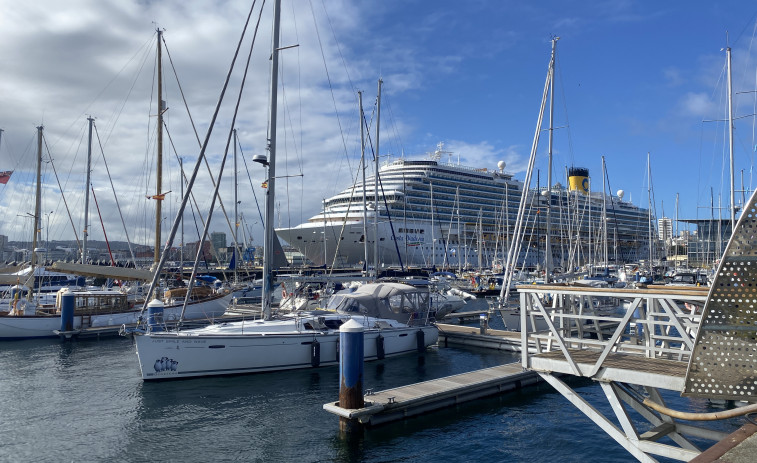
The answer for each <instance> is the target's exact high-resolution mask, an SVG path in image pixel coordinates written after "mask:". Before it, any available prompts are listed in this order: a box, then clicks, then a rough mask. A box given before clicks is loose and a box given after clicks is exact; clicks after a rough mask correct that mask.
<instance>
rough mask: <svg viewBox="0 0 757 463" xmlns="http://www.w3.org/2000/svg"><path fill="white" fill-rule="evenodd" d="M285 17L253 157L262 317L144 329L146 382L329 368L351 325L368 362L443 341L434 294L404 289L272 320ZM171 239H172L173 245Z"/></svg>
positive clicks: (380, 290)
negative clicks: (263, 146) (262, 185)
mask: <svg viewBox="0 0 757 463" xmlns="http://www.w3.org/2000/svg"><path fill="white" fill-rule="evenodd" d="M279 20H280V0H275V1H274V5H273V48H272V52H271V79H270V82H271V84H270V85H271V93H270V95H271V97H270V108H269V126H268V130H269V133H268V157H267V158H266V156H265V155H257V156H255V159H254V160H255V161H257V162H259V163H261V164H263V165H264V166H266V167H267V168H268V180H267V184H268V187H267V188H266V203H265V221H264V226H265V244H264V249H263V319H262V320H252V321H250V320H246V321H236V322H228V323H218V324H214V325H210V326H207V327H204V328H190V329H181V327H180V326H179V327H177V329H175V330H166V329H165V328H164V327H163V326H161V325H160V324H159V323H148V325H147V327H146V331H145V332H138V331H137V332H134V341H135V345H136V350H137V357H138V359H139V366H140V370H141V374H142V379H143V380H163V379H176V378H192V377H202V376H218V375H232V374H242V373H255V372H264V371H277V370H288V369H298V368H313V367H319V366H325V365H331V364H334V363H336V362H337V361H338V357H339V354H338V341H339V327H340V326H341V325H342V324H344V323H346V322H348V321H350V320H354V321H357V322H358V323H360V324H361V325H362V326H363V327H364V329H365V331H364V339H365V343H364V346H365V350H364V353H363V354H364V359H365V360H373V359H383V358H384V357H389V356H393V355H399V354H404V353H409V352H417V351H423V350H425V349H426V347H427V346H429V345H431V344H434V343H436V341H437V339H438V329H437V328H436V326H435V325H433V324H431V323H429V312H428V311H429V307H430V304H429V301H430V298H429V294H428V291H427V290H425V289H417V288H414V287H412V286H409V285H404V284H397V283H383V284H382V283H378V284H369V285H363V286H362V287H361V288H359V289H358V290H356V291H355V292H354V293H352V294H341V295H337V296H336V298H335V299H333V304H334V306H332V307H331V309H332V310H333V311H312V312H298V313H293V314H288V315H281V316H278V317H275V318H274V317H272V315H271V291H272V289H273V284H272V282H273V279H272V262H273V257H274V256H273V255H274V252H275V251H274V240H275V239H276V238H275V236H274V230H273V212H274V194H275V180H276V176H275V168H276V110H277V86H278V62H279V52H280V48H279ZM219 104H220V102H219ZM202 154H203V153H201V156H202ZM190 188H191V185H190ZM185 199H186V196H185ZM180 213H181V210H180ZM175 227H176V225H174V228H175ZM171 239H172V237H171V238H169V242H170V241H171ZM159 306H160V303H159V302H157V301H153V302H151V303H150V307H149V308H148V311H149V310H155V312H159V311H160V307H159Z"/></svg>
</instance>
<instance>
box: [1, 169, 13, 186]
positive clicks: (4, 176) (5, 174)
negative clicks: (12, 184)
mask: <svg viewBox="0 0 757 463" xmlns="http://www.w3.org/2000/svg"><path fill="white" fill-rule="evenodd" d="M12 173H13V171H12V170H6V171H5V172H0V183H2V184H3V185H5V184H7V183H8V180H10V179H11V174H12Z"/></svg>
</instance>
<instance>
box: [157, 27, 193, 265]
mask: <svg viewBox="0 0 757 463" xmlns="http://www.w3.org/2000/svg"><path fill="white" fill-rule="evenodd" d="M157 32H158V164H157V167H156V170H155V195H156V198H155V253H154V259H153V263H154V265H155V266H157V264H158V262H160V225H161V223H160V222H161V220H160V215H161V214H162V206H163V202H162V201H161V199H160V196H159V195H160V194H161V189H162V188H163V111H164V109H163V107H164V104H163V64H162V60H163V55H162V47H161V46H160V41H161V39H162V38H163V31H162V30H160V29H157ZM200 246H202V243H200Z"/></svg>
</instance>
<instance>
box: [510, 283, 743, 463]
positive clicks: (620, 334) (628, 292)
mask: <svg viewBox="0 0 757 463" xmlns="http://www.w3.org/2000/svg"><path fill="white" fill-rule="evenodd" d="M755 290H757V286H755ZM518 292H519V294H520V313H519V315H520V317H521V326H522V327H525V329H524V330H522V331H521V342H522V344H523V346H524V347H525V346H527V343H529V342H530V344H531V349H530V352H529V349H527V348H522V350H521V361H522V365H523V367H524V368H526V369H530V370H532V371H536V372H537V373H538V374H539V375H540V376H541V377H542V378H543V379H544V380H545V381H547V382H548V383H550V384H551V385H552V386H553V387H554V388H555V389H557V390H558V391H559V392H560V393H561V394H562V395H563V396H564V397H565V398H566V399H568V400H569V401H570V402H571V403H572V404H573V405H575V406H576V407H577V408H578V409H579V410H581V411H582V412H583V413H584V414H585V415H586V416H587V417H588V418H590V419H591V420H592V421H593V422H594V423H595V424H597V425H598V426H599V427H600V428H601V429H602V430H603V431H605V432H606V433H607V434H608V435H610V436H611V437H612V438H613V439H614V440H615V441H616V442H618V444H620V445H621V446H623V447H624V448H625V449H626V450H627V451H628V452H629V453H631V454H632V455H633V456H634V457H635V458H636V459H637V460H639V461H643V462H655V461H657V460H656V459H655V456H661V457H665V458H671V459H675V460H680V461H689V460H691V459H692V458H694V457H696V456H698V455H699V454H700V453H701V452H702V451H703V450H704V449H702V448H699V447H698V446H697V445H695V444H694V443H693V442H692V440H691V439H692V438H696V439H700V440H710V441H712V442H713V443H714V442H716V441H719V440H721V439H723V438H725V437H726V434H725V433H723V432H719V431H716V430H713V429H711V428H708V427H705V426H699V425H698V424H691V423H692V422H689V421H686V422H682V421H681V420H679V419H675V418H672V417H670V416H667V415H663V414H660V413H658V412H657V411H655V410H654V409H653V408H651V407H650V406H648V405H647V404H646V403H645V399H646V400H647V401H649V400H651V401H652V402H655V403H656V404H660V405H663V406H664V405H665V402H664V400H663V397H662V395H661V394H660V391H661V390H671V391H676V392H678V393H681V392H682V391H683V390H684V385H685V384H686V383H687V381H688V379H687V373H688V372H689V360H690V359H691V358H692V351H694V350H695V345H696V341H697V333H698V332H699V325H700V322H701V320H702V313H706V311H705V309H704V306H705V302H706V301H708V290H707V289H706V288H696V287H693V288H681V287H677V288H663V287H656V288H648V289H599V288H584V287H571V286H557V285H555V286H542V285H537V286H534V285H531V286H519V287H518ZM598 300H600V301H607V300H614V301H615V302H617V303H618V307H620V308H619V309H617V310H616V311H601V309H597V307H601V306H603V304H598V303H597V301H598ZM544 301H549V302H548V303H545V302H544ZM533 318H537V319H542V320H543V322H546V323H542V324H541V325H542V326H543V325H544V324H546V326H547V329H545V330H542V331H538V330H535V329H534V327H535V326H538V325H539V324H535V323H528V321H529V320H531V319H533ZM597 325H601V326H603V327H605V328H604V329H602V330H596V329H592V327H595V326H597ZM608 327H609V328H608ZM705 350H707V349H705ZM559 375H574V376H581V377H586V378H591V379H593V380H595V381H597V382H599V384H600V386H601V388H602V390H603V392H604V394H605V398H606V399H607V402H608V403H609V405H610V406H611V409H612V410H613V414H611V415H610V416H605V415H604V414H603V413H601V412H600V411H599V410H598V409H597V408H595V407H594V406H593V405H592V404H591V403H589V402H588V401H587V400H585V399H584V398H583V397H581V394H580V393H579V392H577V391H576V390H573V389H572V388H571V387H570V386H568V385H567V384H566V383H565V382H564V381H562V380H561V379H560V378H558V376H559ZM647 403H648V402H647ZM634 412H635V413H634Z"/></svg>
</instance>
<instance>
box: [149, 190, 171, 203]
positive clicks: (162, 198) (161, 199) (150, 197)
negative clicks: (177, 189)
mask: <svg viewBox="0 0 757 463" xmlns="http://www.w3.org/2000/svg"><path fill="white" fill-rule="evenodd" d="M168 193H170V191H166V192H165V193H161V194H159V195H152V196H145V197H146V198H147V199H157V200H158V201H163V200H164V199H166V195H167V194H168Z"/></svg>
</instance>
